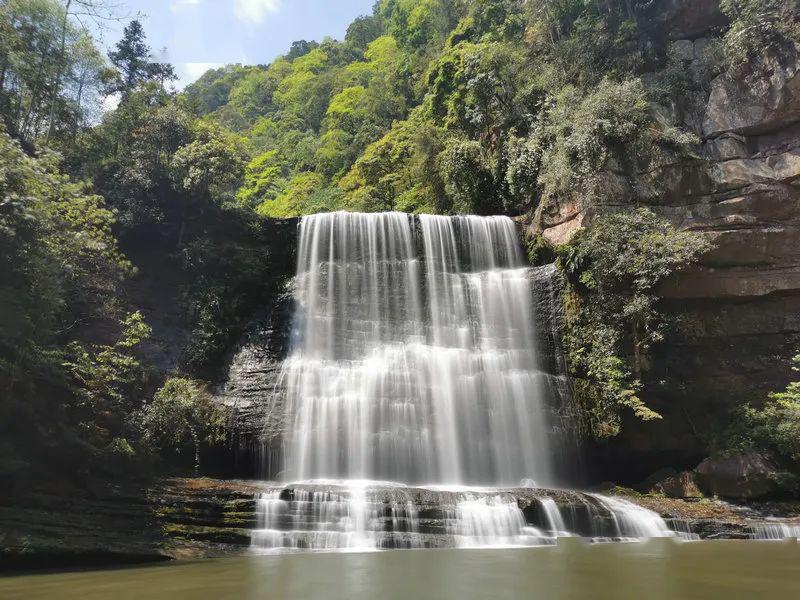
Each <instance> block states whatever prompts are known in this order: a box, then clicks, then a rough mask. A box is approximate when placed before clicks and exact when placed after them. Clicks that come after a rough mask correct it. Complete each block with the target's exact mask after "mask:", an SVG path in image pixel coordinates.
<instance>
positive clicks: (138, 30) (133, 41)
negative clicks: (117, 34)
mask: <svg viewBox="0 0 800 600" xmlns="http://www.w3.org/2000/svg"><path fill="white" fill-rule="evenodd" d="M108 58H109V59H110V60H111V64H113V65H114V67H115V68H116V69H117V71H118V72H119V76H118V77H117V78H116V80H115V81H114V82H113V83H112V84H111V85H109V87H108V88H107V93H109V94H114V93H120V94H121V95H122V98H123V100H124V99H126V98H127V97H128V96H129V95H130V94H131V92H132V91H133V90H134V89H136V88H137V87H138V86H139V85H141V84H142V83H144V82H146V81H158V82H159V83H161V85H164V84H165V83H166V82H167V81H173V80H175V79H177V75H175V70H174V69H173V68H172V65H170V64H168V63H159V62H155V61H153V60H152V55H151V53H150V47H149V46H148V45H147V42H146V41H145V34H144V29H143V28H142V24H141V23H140V22H139V21H137V20H133V21H131V22H130V23H129V24H128V25H126V26H125V29H124V30H123V33H122V39H121V40H120V41H118V42H117V45H116V50H112V51H111V52H109V53H108Z"/></svg>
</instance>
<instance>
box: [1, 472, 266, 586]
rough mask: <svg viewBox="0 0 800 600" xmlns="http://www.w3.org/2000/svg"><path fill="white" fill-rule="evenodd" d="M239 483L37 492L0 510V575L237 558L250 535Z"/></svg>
mask: <svg viewBox="0 0 800 600" xmlns="http://www.w3.org/2000/svg"><path fill="white" fill-rule="evenodd" d="M261 489H262V488H261V486H259V485H258V484H253V483H248V482H242V481H221V480H214V479H166V480H161V481H156V482H154V483H150V484H141V485H137V484H134V483H125V484H107V483H104V484H102V485H101V486H99V487H95V488H93V489H91V490H87V489H75V490H69V491H67V490H65V489H64V488H63V487H59V488H58V489H55V488H54V489H38V490H29V491H27V492H26V493H25V495H24V496H22V497H19V496H17V497H13V498H5V499H3V501H2V502H0V571H3V570H5V571H10V570H20V569H29V568H33V569H47V568H60V567H71V566H80V567H87V566H101V565H120V564H126V563H142V562H159V561H166V560H172V559H184V558H207V557H220V556H230V555H235V554H241V553H243V552H245V551H246V549H247V547H248V546H249V545H250V530H252V529H253V528H254V527H255V524H256V523H255V520H256V517H255V500H254V495H255V494H256V493H257V492H258V491H260V490H261Z"/></svg>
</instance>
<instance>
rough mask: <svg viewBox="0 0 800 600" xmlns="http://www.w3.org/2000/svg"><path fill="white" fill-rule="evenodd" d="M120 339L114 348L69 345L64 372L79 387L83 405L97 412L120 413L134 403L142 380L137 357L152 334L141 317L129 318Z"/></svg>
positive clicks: (77, 344) (137, 315)
mask: <svg viewBox="0 0 800 600" xmlns="http://www.w3.org/2000/svg"><path fill="white" fill-rule="evenodd" d="M120 326H121V334H120V337H119V339H118V340H117V341H116V342H115V343H114V344H113V345H108V344H92V345H89V346H88V347H87V346H86V345H84V344H82V343H80V342H77V341H73V342H70V343H69V344H68V345H67V348H66V356H67V360H66V361H65V362H64V363H63V366H64V368H65V369H66V370H67V372H68V373H69V374H70V376H71V377H72V379H73V380H74V381H75V383H76V385H77V393H78V394H79V397H81V398H82V402H83V403H85V404H87V405H89V407H90V408H91V409H92V410H93V411H94V412H95V413H99V412H101V411H103V410H110V409H115V408H116V409H120V408H123V407H124V404H125V403H126V402H128V401H129V400H130V393H131V392H132V389H131V386H132V384H134V383H136V382H137V381H138V380H139V379H140V377H141V365H140V364H139V360H138V359H137V357H136V356H135V355H134V354H133V351H134V350H135V349H136V347H137V346H138V345H139V344H140V343H141V342H142V341H143V340H145V339H147V338H148V337H149V336H150V333H151V332H152V330H151V329H150V327H149V326H148V325H147V323H145V321H144V318H143V317H142V315H141V313H139V312H138V311H137V312H134V313H131V314H129V315H127V316H126V317H125V318H124V319H123V320H122V322H121V323H120Z"/></svg>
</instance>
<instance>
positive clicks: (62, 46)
mask: <svg viewBox="0 0 800 600" xmlns="http://www.w3.org/2000/svg"><path fill="white" fill-rule="evenodd" d="M71 5H72V0H67V4H66V6H65V7H64V20H63V21H62V22H61V43H60V49H59V57H58V59H59V60H58V65H57V66H56V75H55V78H54V81H53V91H52V98H51V99H50V123H49V125H48V127H47V135H46V136H45V138H44V139H45V142H47V141H48V140H49V139H50V136H52V135H53V129H54V127H55V120H56V104H57V103H58V91H59V89H60V88H61V76H62V72H63V70H64V63H65V62H66V60H67V57H66V55H65V51H66V45H67V23H68V20H69V8H70V6H71Z"/></svg>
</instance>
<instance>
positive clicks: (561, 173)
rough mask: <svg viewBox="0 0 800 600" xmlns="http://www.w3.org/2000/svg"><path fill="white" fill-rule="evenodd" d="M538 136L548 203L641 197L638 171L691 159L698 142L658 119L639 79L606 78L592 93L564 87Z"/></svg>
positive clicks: (549, 109)
mask: <svg viewBox="0 0 800 600" xmlns="http://www.w3.org/2000/svg"><path fill="white" fill-rule="evenodd" d="M533 137H534V140H535V144H536V146H538V147H541V148H543V151H542V155H541V159H540V164H541V170H540V173H539V184H540V185H541V187H542V196H543V198H544V199H545V200H548V199H551V198H577V197H582V198H584V199H586V200H589V201H592V202H596V203H610V204H614V203H618V202H620V201H623V200H624V199H625V198H627V197H630V196H631V195H633V196H634V198H636V197H637V195H638V193H640V190H639V189H637V186H636V185H635V183H634V182H633V181H632V180H633V178H634V177H636V175H637V174H638V173H640V172H643V171H645V170H648V169H652V168H655V167H657V166H659V165H662V164H667V163H668V162H670V161H671V160H674V158H675V157H681V156H683V157H687V156H689V155H690V152H691V149H692V147H693V146H694V145H695V144H696V143H697V141H698V140H697V139H696V137H695V136H693V135H691V134H688V133H684V132H681V131H679V130H677V129H676V128H674V127H672V126H669V125H663V124H658V123H656V122H655V121H654V120H653V118H652V117H651V115H650V113H649V108H648V99H647V94H646V92H645V89H644V86H643V84H642V82H641V81H640V80H638V79H632V80H627V81H623V82H615V81H612V80H610V79H604V80H603V81H601V82H600V84H599V85H598V86H597V88H596V89H595V90H594V91H592V92H590V93H588V94H582V93H581V92H580V91H579V90H577V89H576V88H574V87H570V86H568V87H566V88H564V89H563V90H562V91H561V92H560V93H559V95H558V96H557V97H556V98H555V99H554V102H553V103H552V104H551V105H550V106H549V107H548V109H547V110H546V111H545V112H544V114H543V115H542V118H541V120H540V122H539V123H538V124H537V127H536V129H535V132H534V136H533ZM586 200H585V201H586Z"/></svg>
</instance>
